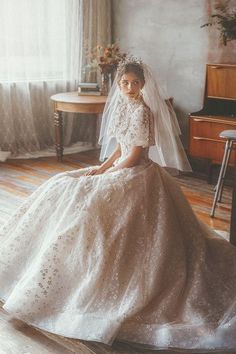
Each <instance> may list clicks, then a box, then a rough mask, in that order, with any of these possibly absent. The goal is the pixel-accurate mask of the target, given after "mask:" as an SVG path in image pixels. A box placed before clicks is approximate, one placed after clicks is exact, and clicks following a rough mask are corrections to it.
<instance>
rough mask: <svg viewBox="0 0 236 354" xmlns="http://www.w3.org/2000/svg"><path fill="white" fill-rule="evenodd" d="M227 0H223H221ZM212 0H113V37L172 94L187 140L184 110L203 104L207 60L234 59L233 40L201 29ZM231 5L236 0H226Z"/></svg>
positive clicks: (188, 110)
mask: <svg viewBox="0 0 236 354" xmlns="http://www.w3.org/2000/svg"><path fill="white" fill-rule="evenodd" d="M225 1H226V0H225ZM215 2H216V0H113V2H112V8H113V38H114V40H115V41H116V40H118V41H119V42H120V45H121V48H122V50H123V51H125V52H129V53H130V54H133V55H135V56H138V57H141V58H142V59H143V61H145V62H146V63H148V64H149V65H150V66H151V67H152V69H153V71H154V74H155V76H156V78H157V79H158V80H159V81H160V82H161V84H162V86H164V87H165V89H166V91H167V93H168V96H173V97H174V102H175V109H176V113H177V116H178V119H179V123H180V127H181V130H182V132H183V141H184V143H185V145H186V142H187V130H188V113H189V112H194V111H197V110H199V109H201V107H202V103H203V95H204V85H205V67H206V63H207V62H231V63H232V62H235V63H236V46H235V43H233V42H232V43H231V44H229V45H228V46H227V47H223V46H222V45H220V44H219V41H218V32H217V31H216V30H213V29H209V28H200V26H201V25H202V24H204V23H206V22H208V16H209V14H211V13H212V11H213V8H214V6H213V5H214V4H215ZM231 3H232V5H235V6H236V0H232V1H231Z"/></svg>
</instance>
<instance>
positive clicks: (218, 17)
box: [201, 2, 236, 46]
mask: <svg viewBox="0 0 236 354" xmlns="http://www.w3.org/2000/svg"><path fill="white" fill-rule="evenodd" d="M215 10H216V13H213V14H212V15H211V16H210V18H209V22H208V23H205V24H204V25H202V26H201V28H202V27H206V26H217V29H218V30H219V31H220V39H221V41H222V43H223V44H224V45H225V46H226V45H227V42H229V41H232V40H236V8H232V6H230V4H229V2H226V3H223V4H221V3H220V4H218V5H216V6H215Z"/></svg>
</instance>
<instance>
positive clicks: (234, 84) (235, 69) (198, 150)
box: [189, 64, 236, 182]
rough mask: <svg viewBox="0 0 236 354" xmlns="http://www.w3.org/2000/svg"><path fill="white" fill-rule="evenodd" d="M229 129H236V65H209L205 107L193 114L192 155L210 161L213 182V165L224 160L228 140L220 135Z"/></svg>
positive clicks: (190, 132) (190, 129) (233, 154)
mask: <svg viewBox="0 0 236 354" xmlns="http://www.w3.org/2000/svg"><path fill="white" fill-rule="evenodd" d="M229 129H236V64H235V65H234V64H207V66H206V82H205V94H204V104H203V108H202V109H201V110H200V111H198V112H194V113H191V114H190V115H189V155H190V156H192V157H198V158H203V159H207V160H208V162H209V164H208V166H209V167H210V168H209V175H208V177H209V182H210V181H211V171H212V166H214V165H216V164H221V161H222V158H223V153H224V145H225V140H224V139H221V138H220V137H219V134H220V132H222V131H223V130H229ZM235 154H236V152H235V151H233V152H232V153H231V158H230V161H229V163H230V164H232V165H234V161H235Z"/></svg>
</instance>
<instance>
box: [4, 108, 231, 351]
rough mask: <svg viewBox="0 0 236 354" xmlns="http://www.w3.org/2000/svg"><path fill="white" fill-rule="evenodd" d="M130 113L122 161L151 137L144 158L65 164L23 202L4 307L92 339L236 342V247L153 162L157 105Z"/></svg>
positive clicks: (121, 135) (13, 231)
mask: <svg viewBox="0 0 236 354" xmlns="http://www.w3.org/2000/svg"><path fill="white" fill-rule="evenodd" d="M124 112H125V113H124ZM120 113H121V114H120V115H119V116H117V117H116V129H115V131H114V134H116V137H117V140H118V141H119V142H120V144H121V149H122V156H121V158H124V157H125V156H127V154H128V152H129V149H130V148H132V146H136V145H141V146H143V147H144V153H143V158H142V159H141V162H140V165H138V166H136V167H132V168H124V169H121V170H118V171H116V172H112V173H107V174H102V175H95V176H84V175H83V174H84V173H85V171H86V169H84V170H77V171H72V172H67V173H60V174H58V175H56V176H55V177H53V178H51V179H50V180H48V181H47V182H45V183H44V184H43V185H41V186H40V187H39V188H38V189H37V190H36V191H35V192H34V193H33V194H32V195H31V196H30V197H29V198H28V199H27V200H26V201H25V202H24V203H23V204H22V206H21V207H20V208H19V209H18V210H17V212H16V213H15V215H14V216H13V217H12V218H11V219H10V221H9V222H7V223H6V224H5V226H3V227H2V229H1V232H0V298H1V299H2V300H3V301H4V302H5V305H4V308H5V309H6V310H7V311H9V312H10V313H12V314H13V315H14V316H16V317H18V318H20V319H22V320H24V321H26V322H28V323H30V324H32V325H34V326H36V327H39V328H42V329H45V330H47V331H50V332H53V333H57V334H60V335H63V336H68V337H74V338H80V339H84V340H93V341H99V342H104V343H107V344H111V343H112V342H113V341H114V340H120V341H128V342H135V343H136V344H137V343H139V344H142V345H145V346H149V347H151V348H153V349H155V348H183V349H190V348H191V349H229V348H234V349H235V348H236V336H235V333H236V316H235V315H236V301H235V300H236V249H235V248H234V247H233V246H231V245H230V244H229V243H228V242H227V241H225V240H222V239H221V238H219V237H217V236H216V235H215V234H214V233H212V232H211V231H210V230H209V229H207V228H206V227H205V226H204V225H202V224H201V223H200V222H199V221H198V220H197V219H196V217H195V216H194V214H193V212H192V210H191V208H190V206H189V204H188V203H187V201H186V200H185V198H184V196H183V194H182V192H181V191H180V189H179V187H178V186H177V185H176V183H175V181H174V179H173V178H172V177H171V176H170V175H169V174H168V173H167V172H166V171H165V170H163V169H162V168H161V167H159V166H158V165H157V164H154V163H151V162H150V161H149V160H148V157H147V154H146V149H147V148H148V146H149V145H150V144H152V138H151V136H152V132H151V131H150V130H151V126H152V125H151V122H150V119H151V117H150V112H149V110H148V108H147V107H145V105H144V104H143V103H142V102H141V101H140V102H138V103H137V102H135V103H130V105H129V106H128V108H127V105H126V106H124V108H123V109H121V110H120ZM137 132H138V134H137Z"/></svg>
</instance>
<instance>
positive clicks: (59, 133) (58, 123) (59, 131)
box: [54, 111, 63, 162]
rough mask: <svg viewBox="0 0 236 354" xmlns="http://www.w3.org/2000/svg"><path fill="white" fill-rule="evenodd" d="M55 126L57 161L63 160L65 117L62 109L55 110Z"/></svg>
mask: <svg viewBox="0 0 236 354" xmlns="http://www.w3.org/2000/svg"><path fill="white" fill-rule="evenodd" d="M54 127H55V147H56V154H57V161H59V162H62V158H63V119H62V113H61V112H60V111H55V112H54Z"/></svg>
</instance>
